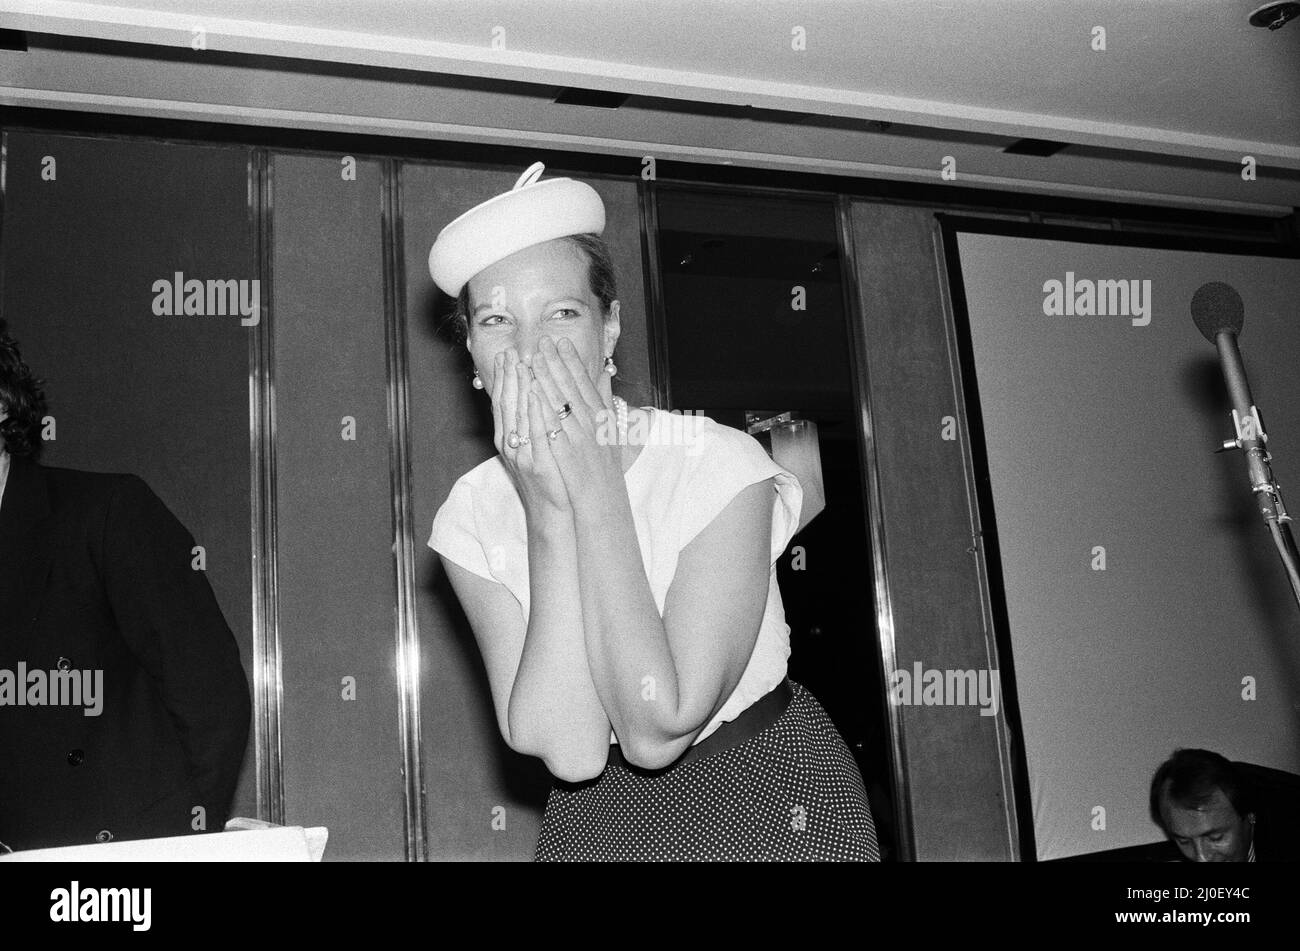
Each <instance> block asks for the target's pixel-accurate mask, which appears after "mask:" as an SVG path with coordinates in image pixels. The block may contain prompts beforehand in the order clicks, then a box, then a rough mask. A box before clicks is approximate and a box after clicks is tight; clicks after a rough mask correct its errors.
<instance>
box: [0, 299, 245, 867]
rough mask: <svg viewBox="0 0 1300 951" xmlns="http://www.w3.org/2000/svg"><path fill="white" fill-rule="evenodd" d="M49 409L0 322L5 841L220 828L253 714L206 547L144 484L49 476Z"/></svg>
mask: <svg viewBox="0 0 1300 951" xmlns="http://www.w3.org/2000/svg"><path fill="white" fill-rule="evenodd" d="M43 416H44V397H43V394H42V393H41V391H40V388H39V385H38V381H36V380H35V379H34V378H33V377H32V374H31V372H30V371H29V370H28V368H27V366H26V365H25V364H24V363H23V361H22V357H21V355H20V354H19V352H18V348H17V346H16V344H15V343H14V341H13V340H12V338H10V337H9V336H8V335H7V334H6V333H5V332H4V327H3V324H2V323H0V842H2V843H4V844H6V845H7V846H8V847H9V848H12V849H14V850H19V849H32V848H46V847H53V846H60V845H75V844H85V843H93V842H108V841H112V840H115V839H118V840H120V839H140V838H151V837H156V836H169V835H182V834H186V833H190V832H199V831H216V832H219V831H221V829H222V827H223V826H224V824H225V821H226V819H227V818H228V812H229V809H230V804H231V800H232V799H233V798H234V792H235V785H236V782H237V780H238V778H239V770H240V766H241V764H242V761H243V757H244V747H245V744H246V742H247V739H248V726H249V716H250V704H249V694H248V682H247V679H246V678H245V676H244V671H243V667H242V666H241V664H240V660H239V649H238V646H237V645H236V643H235V639H234V636H233V635H232V634H231V631H230V628H229V627H228V626H227V625H226V622H225V618H224V617H223V616H222V614H221V609H220V608H219V607H218V605H217V601H216V598H215V597H214V596H213V593H212V589H211V587H210V586H209V585H208V581H207V578H206V576H205V575H204V573H203V572H202V571H199V570H194V569H193V568H192V567H191V562H192V558H193V554H192V549H193V548H194V539H193V538H192V537H191V535H190V534H189V532H188V531H186V529H185V527H184V526H183V525H182V524H181V523H180V522H179V521H177V519H176V517H175V516H174V515H172V513H171V512H170V511H169V510H168V509H167V507H166V506H165V505H164V504H163V503H162V502H161V501H160V500H159V499H158V497H157V496H156V495H154V493H153V492H152V491H151V490H150V489H149V487H148V486H147V485H146V484H145V483H144V482H143V481H142V480H141V479H139V478H137V477H136V476H133V475H107V474H100V473H93V472H78V471H75V470H71V469H57V468H47V467H45V466H41V465H40V464H39V463H38V462H37V461H36V455H37V453H38V451H39V448H40V425H41V420H42V417H43Z"/></svg>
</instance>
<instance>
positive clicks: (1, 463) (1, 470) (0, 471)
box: [0, 449, 9, 499]
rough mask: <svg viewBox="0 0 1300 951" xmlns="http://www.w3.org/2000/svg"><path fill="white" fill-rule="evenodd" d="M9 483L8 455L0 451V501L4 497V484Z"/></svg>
mask: <svg viewBox="0 0 1300 951" xmlns="http://www.w3.org/2000/svg"><path fill="white" fill-rule="evenodd" d="M8 481H9V453H8V452H6V451H5V450H3V449H0V499H3V498H4V495H5V483H6V482H8Z"/></svg>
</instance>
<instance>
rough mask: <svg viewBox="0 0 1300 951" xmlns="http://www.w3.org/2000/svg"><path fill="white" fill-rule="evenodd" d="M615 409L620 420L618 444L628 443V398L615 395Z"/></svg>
mask: <svg viewBox="0 0 1300 951" xmlns="http://www.w3.org/2000/svg"><path fill="white" fill-rule="evenodd" d="M614 411H615V413H617V421H618V444H619V445H620V446H626V445H627V400H625V399H623V397H621V396H615V397H614Z"/></svg>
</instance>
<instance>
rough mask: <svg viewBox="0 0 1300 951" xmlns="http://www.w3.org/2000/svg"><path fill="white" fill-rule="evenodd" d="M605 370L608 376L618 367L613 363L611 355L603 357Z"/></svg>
mask: <svg viewBox="0 0 1300 951" xmlns="http://www.w3.org/2000/svg"><path fill="white" fill-rule="evenodd" d="M605 372H606V373H608V374H609V375H610V376H613V375H614V374H615V373H617V372H618V367H616V366H615V365H614V358H613V357H606V358H605Z"/></svg>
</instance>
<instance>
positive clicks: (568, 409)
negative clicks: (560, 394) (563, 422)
mask: <svg viewBox="0 0 1300 951" xmlns="http://www.w3.org/2000/svg"><path fill="white" fill-rule="evenodd" d="M572 415H573V407H572V406H571V405H569V404H568V403H565V404H564V408H563V409H561V410H560V411H559V412H558V413H556V414H555V417H556V419H568V418H569V417H570V416H572Z"/></svg>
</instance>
